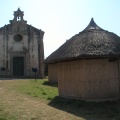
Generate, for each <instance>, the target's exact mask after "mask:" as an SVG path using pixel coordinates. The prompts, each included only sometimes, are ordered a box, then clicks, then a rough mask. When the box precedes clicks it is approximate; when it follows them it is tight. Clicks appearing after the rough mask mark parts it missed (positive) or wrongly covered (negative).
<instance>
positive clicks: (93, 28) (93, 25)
mask: <svg viewBox="0 0 120 120" xmlns="http://www.w3.org/2000/svg"><path fill="white" fill-rule="evenodd" d="M95 29H96V30H103V29H102V28H100V27H99V26H98V25H97V24H96V23H95V21H94V19H93V18H91V21H90V23H89V24H88V26H87V27H86V28H85V29H84V31H86V30H95Z"/></svg>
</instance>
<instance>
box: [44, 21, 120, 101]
mask: <svg viewBox="0 0 120 120" xmlns="http://www.w3.org/2000/svg"><path fill="white" fill-rule="evenodd" d="M45 62H46V63H47V64H48V78H49V81H52V79H54V80H56V81H58V90H59V96H62V97H68V98H75V99H81V100H94V101H97V100H114V99H118V98H119V97H120V37H119V36H117V35H116V34H114V33H111V32H108V31H106V30H103V29H102V28H100V27H99V26H98V25H97V24H96V23H95V22H94V20H93V19H91V21H90V23H89V25H88V26H87V27H86V28H85V29H84V30H83V31H82V32H80V33H79V34H76V35H75V36H73V37H72V38H70V39H69V40H68V41H66V42H65V43H64V44H63V45H62V46H60V47H59V48H58V49H57V50H56V51H55V52H53V53H52V54H51V55H50V56H48V58H47V59H46V60H45Z"/></svg>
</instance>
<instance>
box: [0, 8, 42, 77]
mask: <svg viewBox="0 0 120 120" xmlns="http://www.w3.org/2000/svg"><path fill="white" fill-rule="evenodd" d="M23 16H24V12H23V11H21V10H20V8H18V10H17V11H14V18H13V20H10V24H7V25H5V26H4V27H1V28H0V76H4V77H33V76H34V75H35V72H33V71H34V70H36V71H37V72H36V75H37V77H38V78H43V77H44V64H43V61H44V46H43V36H44V31H42V30H41V29H37V28H35V27H33V26H31V25H28V24H27V21H26V20H24V18H23Z"/></svg>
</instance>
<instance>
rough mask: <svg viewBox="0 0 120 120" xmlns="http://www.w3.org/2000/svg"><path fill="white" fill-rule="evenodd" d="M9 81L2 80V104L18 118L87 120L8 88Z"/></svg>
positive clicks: (0, 89)
mask: <svg viewBox="0 0 120 120" xmlns="http://www.w3.org/2000/svg"><path fill="white" fill-rule="evenodd" d="M8 84H9V81H3V80H2V81H1V80H0V105H2V106H3V107H4V108H5V112H6V113H7V114H9V115H11V116H14V117H15V118H16V120H86V119H84V118H80V117H77V116H75V115H72V114H70V113H67V112H65V111H61V110H58V109H55V108H53V107H51V106H49V105H47V104H46V103H44V102H42V101H40V100H37V99H34V98H32V97H29V96H27V95H23V94H20V93H17V92H16V91H14V90H9V89H8V88H7V86H8Z"/></svg>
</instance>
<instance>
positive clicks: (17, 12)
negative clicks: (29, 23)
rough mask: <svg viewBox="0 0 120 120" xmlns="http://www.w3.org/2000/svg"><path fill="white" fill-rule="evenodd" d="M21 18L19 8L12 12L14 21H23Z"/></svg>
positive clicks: (21, 14) (22, 14)
mask: <svg viewBox="0 0 120 120" xmlns="http://www.w3.org/2000/svg"><path fill="white" fill-rule="evenodd" d="M23 16H24V13H23V11H21V10H20V8H18V10H17V11H15V12H14V20H15V21H23Z"/></svg>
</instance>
